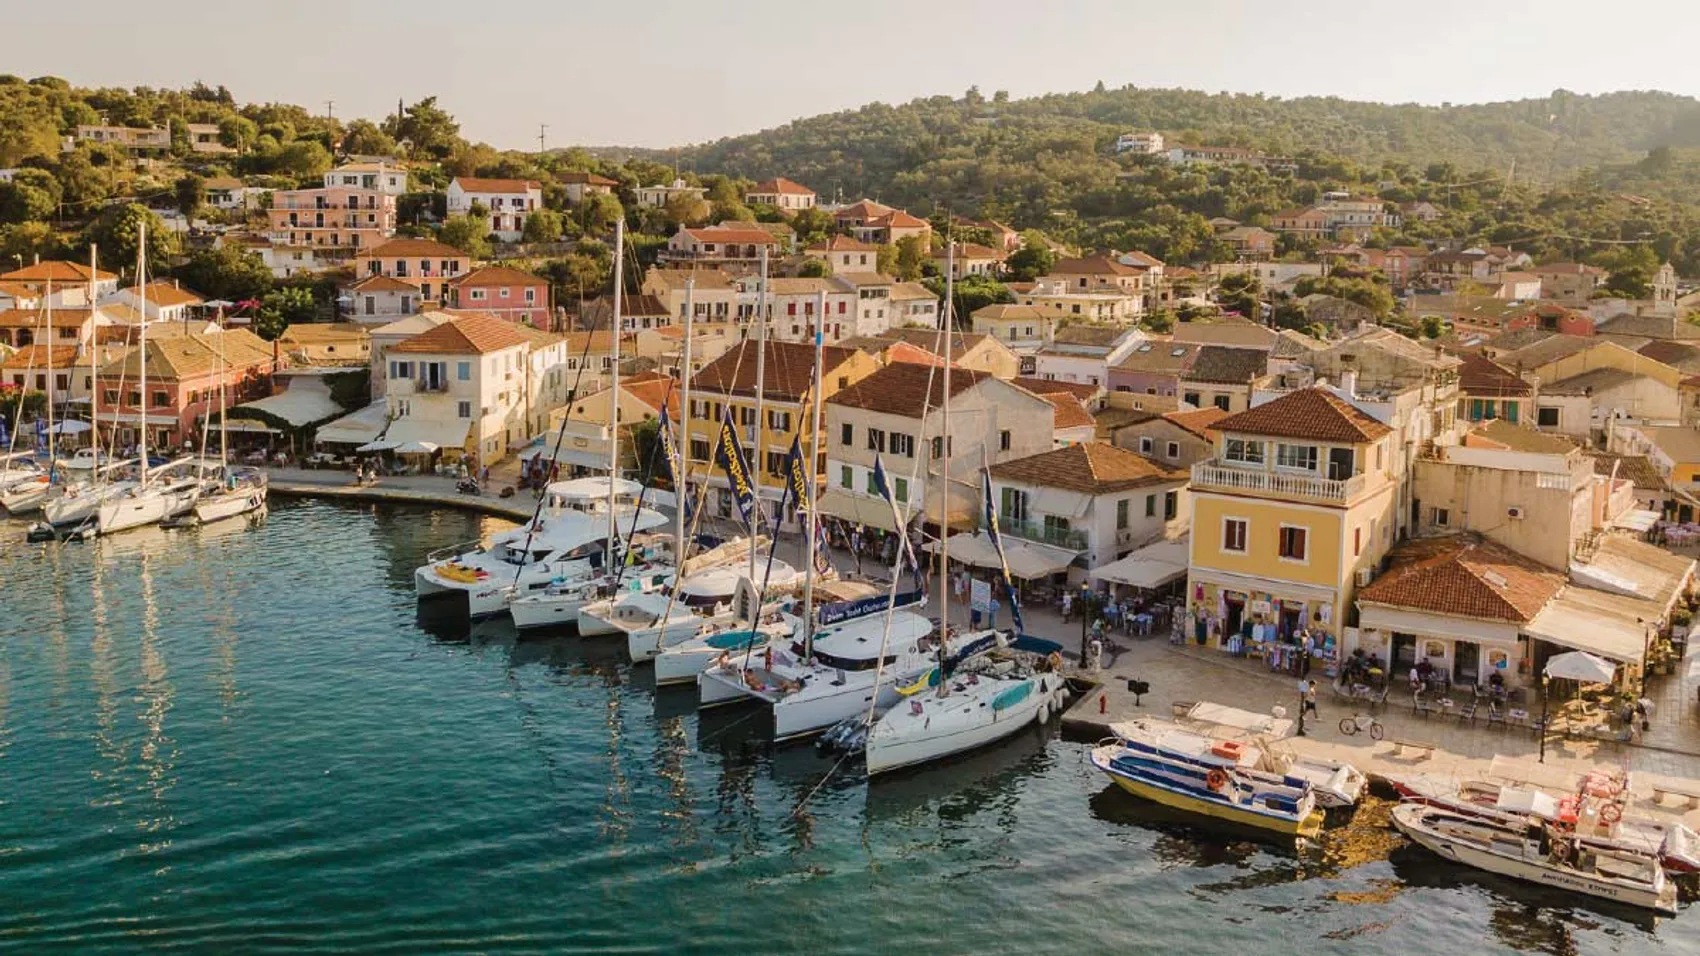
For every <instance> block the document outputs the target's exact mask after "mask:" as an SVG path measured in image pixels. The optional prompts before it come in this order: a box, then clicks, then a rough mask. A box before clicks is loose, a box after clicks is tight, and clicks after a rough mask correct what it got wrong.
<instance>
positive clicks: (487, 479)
mask: <svg viewBox="0 0 1700 956" xmlns="http://www.w3.org/2000/svg"><path fill="white" fill-rule="evenodd" d="M479 484H481V485H488V484H490V466H489V465H485V466H484V480H483V481H481V482H479Z"/></svg>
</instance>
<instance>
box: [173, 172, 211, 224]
mask: <svg viewBox="0 0 1700 956" xmlns="http://www.w3.org/2000/svg"><path fill="white" fill-rule="evenodd" d="M176 192H177V211H178V212H181V213H182V214H183V215H185V216H188V217H190V218H193V217H194V215H195V211H196V210H198V209H200V208H201V204H202V203H204V202H206V201H207V181H206V180H204V179H202V178H201V177H199V176H197V175H195V174H194V173H188V174H186V175H184V176H182V177H181V178H179V179H178V180H177V188H176Z"/></svg>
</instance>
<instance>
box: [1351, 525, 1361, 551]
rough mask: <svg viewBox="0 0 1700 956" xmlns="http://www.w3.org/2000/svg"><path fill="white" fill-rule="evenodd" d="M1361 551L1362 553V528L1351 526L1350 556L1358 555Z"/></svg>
mask: <svg viewBox="0 0 1700 956" xmlns="http://www.w3.org/2000/svg"><path fill="white" fill-rule="evenodd" d="M1363 553H1364V529H1362V528H1353V529H1352V556H1353V557H1357V556H1358V555H1360V554H1363Z"/></svg>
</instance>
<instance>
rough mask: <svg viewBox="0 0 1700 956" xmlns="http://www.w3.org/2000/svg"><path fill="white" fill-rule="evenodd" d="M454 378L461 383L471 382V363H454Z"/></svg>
mask: <svg viewBox="0 0 1700 956" xmlns="http://www.w3.org/2000/svg"><path fill="white" fill-rule="evenodd" d="M455 378H456V379H457V380H459V381H462V382H470V381H472V363H471V362H456V363H455Z"/></svg>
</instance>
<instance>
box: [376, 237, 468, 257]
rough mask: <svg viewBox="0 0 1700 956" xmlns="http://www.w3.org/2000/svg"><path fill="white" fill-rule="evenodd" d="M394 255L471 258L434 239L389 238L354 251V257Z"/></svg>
mask: <svg viewBox="0 0 1700 956" xmlns="http://www.w3.org/2000/svg"><path fill="white" fill-rule="evenodd" d="M395 256H424V257H426V258H430V259H470V258H472V257H471V256H468V255H467V254H466V253H464V252H461V251H460V250H459V249H456V248H455V247H454V246H451V245H449V244H448V243H446V242H438V241H437V240H435V239H391V240H390V241H389V242H385V243H381V244H379V245H376V246H373V247H371V248H369V249H365V250H362V251H361V252H359V253H356V258H360V259H379V258H383V259H388V258H391V257H395Z"/></svg>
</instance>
